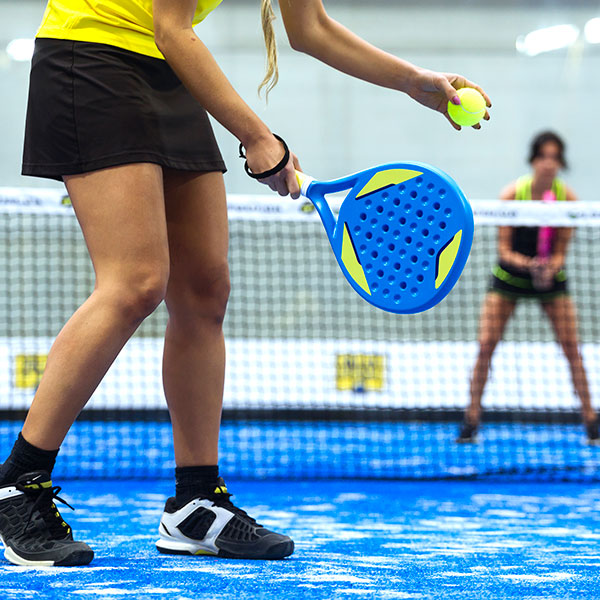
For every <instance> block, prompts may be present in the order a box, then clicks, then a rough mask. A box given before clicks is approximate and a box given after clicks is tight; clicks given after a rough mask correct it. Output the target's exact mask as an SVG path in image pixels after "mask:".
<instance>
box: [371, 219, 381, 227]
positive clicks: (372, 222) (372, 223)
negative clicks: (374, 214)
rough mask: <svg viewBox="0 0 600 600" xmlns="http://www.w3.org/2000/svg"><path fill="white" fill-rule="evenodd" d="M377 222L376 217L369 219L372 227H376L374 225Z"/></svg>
mask: <svg viewBox="0 0 600 600" xmlns="http://www.w3.org/2000/svg"><path fill="white" fill-rule="evenodd" d="M377 223H379V221H378V220H377V218H373V219H371V226H372V227H376V226H377Z"/></svg>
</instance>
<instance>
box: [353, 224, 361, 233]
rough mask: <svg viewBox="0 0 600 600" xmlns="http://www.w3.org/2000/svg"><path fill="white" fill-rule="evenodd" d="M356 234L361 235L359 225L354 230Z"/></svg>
mask: <svg viewBox="0 0 600 600" xmlns="http://www.w3.org/2000/svg"><path fill="white" fill-rule="evenodd" d="M354 233H356V234H359V233H360V225H357V226H356V227H355V228H354Z"/></svg>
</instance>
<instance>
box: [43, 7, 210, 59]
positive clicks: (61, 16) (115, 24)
mask: <svg viewBox="0 0 600 600" xmlns="http://www.w3.org/2000/svg"><path fill="white" fill-rule="evenodd" d="M221 2H222V0H199V2H198V4H197V6H196V12H195V14H194V21H193V22H194V25H197V24H198V23H200V21H202V20H203V19H204V18H205V17H206V15H208V13H210V12H211V11H212V10H214V9H215V8H216V7H217V6H218V5H219V4H220V3H221ZM36 37H39V38H53V39H59V40H73V41H76V42H97V43H100V44H109V45H111V46H117V47H119V48H124V49H125V50H130V51H132V52H137V53H139V54H145V55H146V56H153V57H155V58H164V56H163V55H162V54H161V52H160V50H159V49H158V48H157V47H156V44H155V43H154V24H153V20H152V0H48V6H47V7H46V12H45V13H44V18H43V20H42V25H41V27H40V28H39V30H38V32H37V35H36Z"/></svg>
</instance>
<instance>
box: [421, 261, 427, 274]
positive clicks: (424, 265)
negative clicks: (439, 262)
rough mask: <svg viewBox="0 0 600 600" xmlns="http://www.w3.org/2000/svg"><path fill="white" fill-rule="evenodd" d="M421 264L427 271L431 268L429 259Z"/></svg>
mask: <svg viewBox="0 0 600 600" xmlns="http://www.w3.org/2000/svg"><path fill="white" fill-rule="evenodd" d="M421 266H422V267H423V271H427V269H429V261H428V260H424V261H423V263H422V265H421Z"/></svg>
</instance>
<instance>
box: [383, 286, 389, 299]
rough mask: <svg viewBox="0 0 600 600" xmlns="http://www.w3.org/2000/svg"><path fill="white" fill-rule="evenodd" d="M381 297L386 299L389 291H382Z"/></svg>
mask: <svg viewBox="0 0 600 600" xmlns="http://www.w3.org/2000/svg"><path fill="white" fill-rule="evenodd" d="M382 293H383V297H384V298H387V297H388V296H389V295H390V290H388V289H387V288H386V289H385V290H383V292H382Z"/></svg>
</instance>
